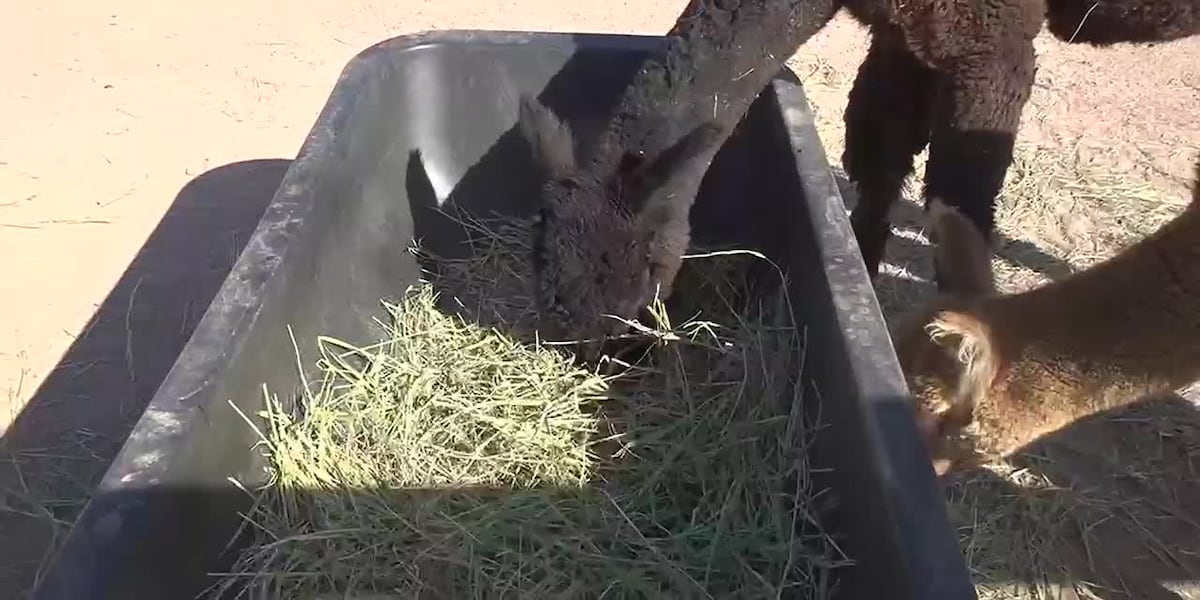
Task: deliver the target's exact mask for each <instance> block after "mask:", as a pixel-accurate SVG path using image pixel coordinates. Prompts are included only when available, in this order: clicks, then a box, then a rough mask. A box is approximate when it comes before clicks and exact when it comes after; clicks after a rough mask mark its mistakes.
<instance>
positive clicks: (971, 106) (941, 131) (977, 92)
mask: <svg viewBox="0 0 1200 600" xmlns="http://www.w3.org/2000/svg"><path fill="white" fill-rule="evenodd" d="M1006 39H1008V40H1010V41H1008V42H1007V43H1002V44H999V45H998V47H997V48H996V50H997V52H995V53H994V54H991V55H984V56H975V57H968V58H965V59H962V60H960V61H956V62H955V66H954V68H952V69H950V70H949V73H948V75H949V81H948V83H947V85H946V86H944V87H943V88H942V91H943V94H942V97H941V98H940V99H939V101H938V111H937V115H936V116H935V120H934V126H933V139H932V141H931V142H930V146H929V164H928V165H927V167H926V170H925V197H926V198H932V197H937V198H941V199H942V200H943V201H945V202H946V203H947V204H949V205H950V206H954V207H955V208H957V209H958V210H959V211H961V212H962V213H963V215H965V216H966V217H967V218H968V219H970V221H971V222H972V223H973V224H974V225H975V226H976V227H977V228H979V231H980V232H981V233H983V235H984V236H985V237H986V238H987V239H988V240H989V241H991V239H992V234H993V227H994V226H995V201H996V196H997V195H999V193H1000V188H1001V187H1002V186H1003V185H1004V176H1005V174H1006V173H1007V172H1008V167H1009V164H1010V163H1011V162H1012V156H1013V144H1014V142H1015V140H1016V134H1017V128H1018V127H1019V125H1020V121H1021V111H1022V110H1023V109H1024V107H1025V103H1026V102H1027V101H1028V100H1029V94H1030V90H1031V89H1032V87H1033V78H1034V71H1035V65H1034V51H1033V42H1032V40H1031V39H1028V38H1024V37H1023V36H1012V37H1011V38H1006ZM937 275H938V288H939V290H940V289H941V288H942V281H941V279H942V277H941V275H940V274H937Z"/></svg>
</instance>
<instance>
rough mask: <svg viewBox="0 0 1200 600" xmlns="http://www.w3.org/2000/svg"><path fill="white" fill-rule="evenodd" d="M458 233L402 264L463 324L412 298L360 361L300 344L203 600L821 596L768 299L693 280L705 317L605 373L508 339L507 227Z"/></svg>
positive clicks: (271, 407) (735, 272)
mask: <svg viewBox="0 0 1200 600" xmlns="http://www.w3.org/2000/svg"><path fill="white" fill-rule="evenodd" d="M467 225H468V226H469V227H471V228H472V230H473V231H474V232H475V233H476V234H479V235H478V236H477V237H478V239H477V240H476V242H477V244H478V247H477V248H476V254H475V258H473V259H470V260H465V261H444V260H441V261H439V260H437V259H434V258H433V257H430V256H427V255H424V256H422V258H423V259H424V260H425V261H426V262H427V264H431V266H434V267H436V270H437V274H436V277H433V280H434V281H435V282H437V287H439V288H441V290H442V297H441V299H442V300H443V301H442V302H440V304H441V305H443V308H444V305H445V304H447V303H446V302H445V300H446V296H445V295H446V294H447V293H449V290H453V292H454V296H453V297H452V299H453V302H452V304H454V305H457V306H458V307H459V308H460V309H462V315H457V316H449V315H447V314H446V313H445V312H443V310H439V296H438V294H437V293H435V291H434V286H433V285H430V284H422V285H420V286H417V287H415V288H413V289H411V290H409V292H408V293H407V294H406V295H405V296H404V297H403V299H402V300H401V301H400V302H399V303H397V304H385V308H386V312H387V317H388V318H387V320H386V321H385V322H382V323H381V325H385V326H386V328H387V330H388V335H386V336H385V339H384V340H383V341H382V342H380V343H379V344H376V345H374V346H371V347H368V348H354V347H352V346H350V345H349V344H346V343H344V342H340V341H337V340H332V339H328V338H323V339H321V340H320V343H319V349H320V360H319V361H318V366H319V367H320V372H321V377H320V381H319V383H318V384H317V385H315V386H311V387H310V389H309V390H308V391H307V392H306V393H304V394H303V395H302V397H301V398H300V401H299V404H300V408H301V409H302V410H301V411H291V410H287V408H286V407H285V406H284V404H283V403H281V402H280V401H278V400H277V399H275V398H273V397H268V403H267V409H266V410H265V412H264V413H263V414H262V415H261V416H262V417H263V419H264V420H265V422H266V423H267V427H266V429H265V431H263V435H262V438H263V439H262V445H263V447H264V448H265V449H266V454H267V456H268V459H269V464H270V467H271V471H272V474H273V477H274V480H273V481H272V483H271V485H269V486H268V487H267V488H265V489H264V490H262V491H261V493H260V495H259V497H258V502H257V503H256V505H255V508H254V510H253V511H252V512H251V514H249V515H248V517H247V520H248V522H249V523H252V526H251V527H250V531H251V535H252V536H253V538H254V539H253V541H252V543H251V544H250V545H249V546H248V547H247V549H246V550H244V551H243V552H242V553H241V555H240V558H239V560H238V561H237V564H236V565H235V567H234V569H233V570H232V572H231V573H229V574H226V575H225V577H224V578H223V579H222V581H221V583H220V584H219V586H217V588H216V589H215V592H216V593H218V594H220V593H232V594H233V595H236V596H238V597H246V598H313V597H316V596H318V595H321V594H328V593H330V592H333V593H336V594H350V596H348V597H352V596H353V594H362V593H386V594H392V595H394V597H429V598H482V597H530V598H544V597H562V598H598V597H608V598H621V597H643V598H662V597H672V598H735V597H736V598H767V597H771V598H775V597H779V596H780V595H784V594H786V595H787V596H788V597H806V598H821V597H825V596H826V594H827V593H828V591H829V590H828V589H827V588H828V585H829V584H828V573H829V571H830V570H831V569H833V568H835V567H837V566H840V565H842V564H845V563H846V561H845V560H844V559H843V558H842V557H841V555H840V554H839V553H838V552H837V550H836V548H835V546H834V545H833V544H832V542H830V541H829V540H828V539H827V538H826V537H825V536H824V535H823V534H822V533H821V531H820V529H819V528H818V526H817V524H816V522H815V520H814V518H813V515H812V514H811V513H810V511H809V506H810V505H811V502H812V495H813V490H811V486H810V482H809V479H808V471H807V464H806V461H805V451H806V448H807V445H808V443H809V440H810V437H811V432H810V431H809V427H807V426H806V422H805V418H804V415H803V414H802V410H803V402H804V400H805V398H804V389H803V386H801V385H799V384H798V381H797V378H798V377H797V376H798V373H799V372H800V367H801V364H800V362H801V357H802V353H803V347H802V336H801V335H800V333H799V332H798V331H797V330H796V328H795V326H794V325H793V324H792V322H791V319H790V316H789V315H790V311H789V310H788V309H787V306H786V298H785V296H784V294H775V295H773V296H772V297H770V299H769V300H767V301H762V302H755V301H749V300H747V299H746V298H748V297H749V295H748V294H745V293H744V291H745V290H744V283H743V281H741V279H740V276H741V275H742V274H743V273H744V272H745V268H744V267H745V263H746V262H747V260H749V259H748V258H747V257H745V256H738V257H729V256H718V257H713V258H708V259H705V261H704V262H703V264H702V265H701V266H697V267H696V268H695V269H693V275H696V279H697V280H698V287H699V288H703V291H704V292H706V293H707V294H706V297H707V298H710V299H711V301H706V302H705V304H706V306H705V307H704V310H702V311H701V314H699V315H697V316H696V317H694V318H692V319H689V320H688V321H687V322H685V323H683V324H682V325H680V326H678V327H675V328H672V327H670V326H669V325H670V324H669V319H668V318H667V317H666V313H665V310H664V308H663V306H662V305H661V303H656V306H655V307H654V308H655V309H656V310H655V314H656V315H657V318H658V323H656V324H655V325H656V327H653V328H650V329H648V330H646V332H645V333H644V334H643V335H645V336H646V337H647V338H648V339H649V340H650V341H651V342H652V347H651V348H650V349H649V350H648V351H647V353H646V355H645V357H644V358H643V359H642V360H640V361H637V363H636V364H633V365H624V366H623V367H621V368H620V369H618V372H617V373H616V374H615V375H601V374H600V373H599V372H598V371H595V370H590V369H587V368H584V367H581V366H578V365H576V364H574V363H572V362H571V360H570V358H569V357H568V356H567V355H565V354H564V353H562V352H561V351H559V350H557V349H553V348H550V347H547V346H545V345H541V344H536V343H525V342H521V341H518V339H517V337H519V336H520V335H521V333H520V332H521V331H523V330H522V328H523V327H526V328H527V327H528V326H529V325H530V324H531V322H530V320H529V319H530V317H531V316H532V313H530V312H529V311H528V306H529V304H528V301H527V299H524V298H521V297H520V295H519V290H521V289H523V285H521V283H522V281H523V280H524V279H525V278H526V277H527V276H528V272H527V271H526V270H525V269H526V267H525V266H524V265H523V263H524V261H522V260H519V259H518V260H514V257H519V258H523V255H522V250H521V248H520V243H522V242H521V241H522V240H524V239H526V238H527V236H526V235H525V233H527V231H526V230H525V229H524V228H525V227H527V226H526V225H525V224H523V223H520V222H513V221H503V222H490V223H484V222H479V221H468V222H467ZM693 266H695V265H693ZM481 272H484V273H488V274H494V275H495V276H494V277H491V278H487V277H481V276H480V275H479V273H481ZM463 316H467V317H469V318H463ZM475 319H479V320H481V321H483V322H485V323H488V324H491V325H496V326H508V327H509V328H508V329H507V330H509V331H514V330H515V331H517V333H514V334H513V336H516V337H510V335H508V334H506V333H502V332H501V331H500V330H498V329H493V328H489V327H484V326H480V325H478V324H475V323H474V320H475ZM524 331H526V332H527V331H528V330H527V329H525V330H524ZM299 412H302V413H303V417H300V416H298V415H299ZM326 597H329V596H326Z"/></svg>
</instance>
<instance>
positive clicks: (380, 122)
mask: <svg viewBox="0 0 1200 600" xmlns="http://www.w3.org/2000/svg"><path fill="white" fill-rule="evenodd" d="M661 48H662V38H657V37H626V36H606V35H569V34H541V33H538V34H532V33H493V32H478V33H476V32H445V33H433V34H424V35H415V36H408V37H401V38H396V39H393V40H390V41H387V42H384V43H382V44H379V45H377V46H375V47H372V48H370V49H368V50H366V51H365V52H363V53H362V54H360V55H359V56H358V57H357V58H355V59H354V60H353V61H351V63H350V64H349V65H348V66H347V67H346V69H345V71H344V72H343V74H342V76H341V78H340V80H339V81H338V83H337V86H336V87H335V88H334V90H333V92H332V94H331V96H330V98H329V101H328V103H327V105H326V106H325V109H324V110H323V111H322V113H321V115H320V117H319V119H318V120H317V122H316V125H315V126H314V127H313V129H312V132H311V134H310V135H309V137H308V139H307V140H306V141H305V143H304V145H303V147H302V148H301V150H300V153H299V156H298V157H297V158H296V160H295V162H294V163H293V164H292V166H291V168H290V170H289V171H288V172H287V175H286V176H285V177H284V179H283V182H282V184H281V185H280V188H279V190H278V192H277V193H276V194H275V198H274V200H273V202H272V204H271V205H270V207H269V208H268V209H267V211H266V214H265V216H264V217H263V219H262V222H261V223H260V224H259V226H258V229H257V230H256V232H255V233H254V236H253V237H252V239H251V240H250V242H249V244H248V245H247V247H246V249H245V251H244V252H243V253H242V255H241V258H240V259H239V261H238V262H237V264H236V266H235V267H234V269H233V271H232V273H231V274H230V275H229V278H228V279H227V280H226V282H225V284H224V286H223V287H222V288H221V291H220V293H219V294H218V295H217V297H216V299H215V300H214V301H213V303H212V305H211V306H210V307H209V308H208V312H207V313H206V315H205V316H204V319H203V320H202V321H201V323H200V324H199V326H198V327H197V328H196V330H195V333H194V334H193V336H192V338H191V340H190V341H189V343H188V344H187V346H186V347H185V348H184V350H183V353H182V354H181V355H180V356H179V358H178V360H177V362H176V363H175V365H174V367H173V368H172V370H171V371H170V373H169V375H168V376H167V378H166V380H165V382H164V383H163V384H162V387H161V388H160V389H159V390H158V392H157V394H156V395H155V396H154V399H153V400H152V402H151V403H150V405H149V408H147V409H146V412H145V414H144V415H143V416H142V417H141V420H140V422H139V423H138V424H137V426H136V428H135V429H134V431H133V433H132V434H131V435H130V437H129V439H128V441H127V442H126V444H125V446H124V448H123V450H122V451H121V453H120V454H119V456H118V457H117V458H116V460H115V461H114V462H113V464H112V466H111V468H110V469H109V470H108V472H107V474H106V475H105V477H104V479H103V481H102V482H101V484H100V485H99V487H98V488H97V489H96V493H95V495H94V497H93V498H92V499H91V502H90V503H89V505H88V506H87V508H86V510H85V511H84V512H83V514H82V516H81V517H80V519H79V521H78V523H77V524H76V526H75V528H74V530H73V531H72V533H71V535H70V538H69V540H68V542H67V544H66V546H65V548H64V549H63V550H62V552H61V554H60V555H59V556H58V558H57V561H56V562H55V564H54V566H53V567H52V569H51V570H50V571H49V572H48V573H47V574H46V576H45V577H44V579H43V580H42V583H41V585H40V587H39V588H38V590H37V592H36V593H35V596H36V597H37V598H43V599H50V598H55V599H64V600H66V599H70V600H79V599H86V598H109V599H117V600H138V599H149V600H164V599H169V598H192V597H195V596H196V595H197V594H198V593H200V592H201V591H202V590H204V589H205V588H206V587H208V586H209V585H210V584H211V579H210V577H211V576H210V574H211V573H213V572H219V571H222V570H223V569H227V568H228V566H229V563H230V562H231V560H232V558H233V557H234V554H235V552H233V551H232V550H234V549H231V548H230V547H229V544H230V540H231V539H232V538H233V534H234V533H235V531H236V530H237V529H238V528H239V526H240V525H241V524H242V523H243V519H242V518H241V517H240V516H239V515H240V513H241V512H244V511H245V510H246V509H247V508H248V504H249V498H248V496H247V494H246V493H245V492H244V491H241V490H239V489H237V488H236V487H235V486H234V485H232V484H231V483H230V480H231V478H232V479H236V480H238V481H242V482H251V483H253V482H254V481H261V479H262V463H261V459H259V458H257V456H258V455H257V454H256V451H255V450H253V449H252V447H253V446H254V444H255V442H256V439H257V438H256V435H255V433H254V431H252V430H251V428H250V427H248V426H247V424H246V422H245V421H244V420H243V419H242V418H241V417H240V416H239V415H238V414H237V411H235V410H233V409H232V407H231V406H230V401H231V400H232V401H234V402H237V403H238V404H240V405H241V410H242V412H244V413H245V414H253V413H254V412H255V411H257V410H259V408H260V406H259V405H258V404H257V403H258V402H261V398H262V393H261V390H262V389H263V386H264V384H265V385H266V386H268V387H270V388H272V389H277V390H278V389H294V387H295V384H296V372H295V364H296V363H295V352H294V349H293V347H292V342H291V340H292V339H293V337H294V339H295V340H296V341H297V342H298V343H299V344H300V350H301V352H304V353H305V354H306V355H312V344H313V343H315V340H316V338H317V336H318V335H335V336H338V337H340V338H342V339H348V340H363V338H365V337H366V336H368V335H369V331H370V327H369V322H370V319H371V317H372V316H375V315H377V314H378V308H379V300H380V299H381V298H388V297H395V296H396V295H397V294H399V293H401V292H402V291H403V290H404V289H405V288H406V287H407V286H408V285H410V284H412V283H414V282H416V280H417V278H418V277H419V268H418V265H417V263H416V260H415V259H414V258H413V256H412V255H411V254H410V253H409V252H407V248H408V245H409V243H410V241H411V240H412V239H413V238H414V236H417V237H419V238H421V239H423V240H427V241H433V242H435V243H437V244H441V243H444V242H447V241H452V240H449V239H448V237H449V236H453V235H461V233H460V232H459V233H456V231H457V230H452V229H450V228H447V227H446V226H445V223H444V222H441V221H438V220H436V219H432V218H429V215H430V214H431V213H430V210H429V209H430V205H432V204H436V203H441V202H444V201H448V202H454V203H457V204H459V205H463V206H466V207H469V208H470V209H485V210H486V209H494V210H502V211H507V212H511V213H517V214H520V213H527V212H529V211H530V210H531V209H532V208H533V207H532V206H531V203H532V202H533V201H535V199H536V198H537V193H536V192H537V189H538V186H539V181H538V176H537V171H536V170H535V169H534V166H533V164H532V162H531V158H530V155H529V151H528V148H527V146H526V145H525V142H524V141H523V140H522V139H521V138H520V136H519V135H518V134H517V132H515V131H514V129H513V125H514V122H515V119H516V115H517V106H518V99H519V96H520V94H522V93H525V92H529V93H533V94H536V95H538V97H539V98H540V99H541V101H542V102H543V103H544V104H546V105H547V106H549V107H551V108H553V109H554V110H555V111H556V112H558V113H559V114H560V115H562V116H563V117H564V118H566V119H567V120H569V121H570V122H571V123H572V125H573V126H574V127H575V129H576V130H577V133H578V134H579V135H580V136H581V137H584V139H587V137H588V136H589V135H594V134H595V132H596V129H597V126H598V125H599V124H601V123H602V122H603V120H604V119H605V117H606V113H607V110H608V109H609V108H610V107H611V106H612V105H613V104H614V103H615V102H616V100H617V98H618V95H619V94H620V92H621V90H622V89H623V87H624V86H625V84H626V83H627V82H628V81H629V80H630V79H631V77H632V75H633V73H634V72H635V71H636V70H637V68H638V67H639V63H640V62H641V61H642V60H644V59H645V58H646V57H647V56H648V55H651V54H652V53H654V52H657V51H659V50H660V49H661ZM414 151H419V153H420V161H419V162H421V163H423V164H422V165H420V166H421V169H420V170H421V171H422V173H421V177H416V176H415V171H416V170H417V169H415V168H414V164H413V162H414V157H415V156H416V155H415V153H414ZM418 179H419V180H420V181H419V182H418V181H417V180H418ZM447 198H448V200H447ZM692 219H693V225H694V228H695V230H696V236H695V237H696V238H697V239H698V240H717V241H722V240H723V241H730V240H734V239H736V238H738V236H741V237H742V238H744V239H745V240H746V241H747V242H748V243H755V244H757V245H758V246H759V247H762V248H765V249H766V250H767V251H768V252H770V253H771V254H773V255H774V256H773V257H772V258H774V260H775V261H776V262H777V263H779V264H781V265H784V266H785V268H786V269H787V270H788V272H789V273H790V281H791V286H792V288H791V289H790V296H791V298H792V299H793V303H794V306H795V312H796V314H795V318H796V321H797V323H799V324H802V325H803V326H804V327H806V329H807V334H806V335H807V350H806V355H807V357H806V365H805V369H804V373H805V375H804V376H805V377H806V378H809V379H810V380H811V383H812V384H813V385H814V386H815V387H816V388H817V389H819V390H820V391H821V398H822V401H821V406H820V411H821V420H822V423H823V425H824V428H823V429H822V430H821V432H820V433H819V434H818V437H817V439H816V441H815V443H814V447H813V448H812V450H811V453H810V461H811V463H812V467H813V469H814V471H815V472H817V473H818V474H816V475H814V477H815V478H817V480H816V482H815V483H816V485H817V486H819V487H822V488H825V489H828V490H829V495H830V497H832V498H834V499H835V501H834V503H833V507H832V508H831V509H830V510H829V512H828V514H825V515H824V516H823V517H822V519H823V525H824V527H825V528H826V529H827V530H828V531H830V532H831V533H832V534H834V535H835V536H836V539H837V540H838V543H839V545H840V547H841V548H842V549H843V550H844V551H845V553H846V554H847V555H848V556H849V557H850V558H851V559H852V560H853V561H854V562H855V565H854V566H852V567H847V568H844V569H842V570H841V571H839V573H840V575H839V577H838V588H837V589H838V592H837V597H839V598H870V599H877V598H889V599H910V598H911V599H928V600H933V599H957V598H974V597H975V594H974V590H973V589H972V586H971V583H970V579H969V577H968V574H967V570H966V568H965V565H964V561H963V559H962V556H961V555H960V553H959V550H958V547H957V544H956V542H955V540H954V537H953V535H952V531H951V528H950V526H949V523H948V521H947V518H946V511H945V508H944V503H943V499H942V496H941V494H940V493H939V491H938V488H937V483H936V481H935V478H934V475H933V472H932V469H931V468H930V466H929V464H928V459H927V456H926V454H925V452H924V450H923V448H922V447H921V444H920V441H919V439H918V438H917V434H916V428H915V425H914V422H913V418H912V414H911V411H910V408H909V407H908V405H907V402H908V400H907V398H906V389H905V385H904V382H903V379H902V377H901V374H900V370H899V367H898V364H897V361H896V358H895V354H894V351H893V350H892V345H891V342H890V340H889V338H888V333H887V330H886V328H885V325H884V322H883V319H882V316H881V314H880V311H879V308H878V305H877V302H876V299H875V296H874V293H873V291H872V288H871V284H870V283H869V281H868V279H867V276H866V271H865V269H864V267H863V263H862V259H861V258H860V256H859V252H858V249H857V248H856V246H855V243H854V238H853V235H852V233H851V230H850V226H849V223H848V221H847V219H846V215H845V211H844V208H843V205H842V199H841V197H840V196H839V194H838V191H837V188H836V186H835V183H834V180H833V177H832V174H831V173H830V171H829V166H828V164H827V162H826V157H825V154H824V152H823V150H822V148H821V143H820V140H819V139H818V138H817V134H816V131H815V129H814V127H813V122H812V117H811V114H810V112H809V109H808V105H807V100H806V98H805V95H804V91H803V90H802V88H801V86H800V84H799V82H798V81H797V80H796V78H795V77H794V76H793V75H792V74H791V73H790V72H787V71H784V72H781V73H780V75H779V76H778V77H777V78H776V79H775V80H774V81H773V82H772V84H771V85H770V86H769V87H768V88H767V89H766V90H764V92H763V93H762V94H761V96H760V97H759V98H758V100H757V101H756V103H755V104H754V106H753V108H752V109H751V110H750V112H749V113H748V114H747V116H746V117H745V119H744V120H743V122H742V124H741V126H739V128H738V130H737V132H736V133H735V134H734V136H733V137H731V138H730V139H729V141H728V142H727V143H726V145H725V146H724V148H723V149H722V150H721V152H720V153H719V154H718V156H717V158H716V159H715V161H714V162H713V164H712V167H711V169H710V170H709V172H708V175H707V176H706V178H705V180H704V183H703V185H702V188H701V192H700V196H699V198H698V200H697V204H696V207H695V209H694V211H693V215H692ZM713 224H720V227H714V226H713ZM289 327H290V328H291V330H292V334H294V336H293V335H291V334H289V331H288V328H289ZM8 542H9V543H13V542H14V541H13V540H9V541H8ZM18 543H19V542H18Z"/></svg>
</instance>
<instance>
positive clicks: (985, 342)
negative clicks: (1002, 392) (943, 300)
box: [925, 311, 1000, 432]
mask: <svg viewBox="0 0 1200 600" xmlns="http://www.w3.org/2000/svg"><path fill="white" fill-rule="evenodd" d="M925 332H926V333H928V334H929V339H930V340H932V341H933V342H934V343H935V344H937V345H939V346H942V347H945V348H948V349H950V351H951V352H952V353H953V355H954V357H955V359H956V360H957V361H958V363H959V364H960V365H961V366H962V371H961V372H960V373H959V378H958V387H957V389H956V390H955V394H954V399H953V402H952V403H951V405H950V407H949V408H948V409H946V411H945V412H943V413H942V414H941V415H939V422H940V423H939V425H940V427H939V428H940V429H941V430H942V431H943V432H944V431H947V430H948V429H950V428H956V429H960V428H963V427H966V426H967V425H969V424H970V423H971V421H973V420H974V418H975V407H976V406H978V405H979V403H980V402H983V401H984V400H985V399H986V398H987V394H988V390H989V389H990V388H991V387H992V384H993V383H994V382H995V380H996V375H997V374H998V373H999V371H1000V364H999V357H998V356H996V352H995V348H994V347H993V346H992V341H991V336H990V335H989V331H988V327H987V325H986V324H984V323H983V322H982V321H980V320H979V319H977V318H975V317H973V316H971V315H969V314H967V313H963V312H958V311H942V312H939V313H938V314H937V315H936V316H935V317H934V319H933V320H932V321H930V323H929V324H928V325H926V326H925Z"/></svg>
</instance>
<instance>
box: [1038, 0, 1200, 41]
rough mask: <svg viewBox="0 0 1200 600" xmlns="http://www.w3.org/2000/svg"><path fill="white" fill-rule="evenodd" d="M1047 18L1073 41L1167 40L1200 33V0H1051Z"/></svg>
mask: <svg viewBox="0 0 1200 600" xmlns="http://www.w3.org/2000/svg"><path fill="white" fill-rule="evenodd" d="M1046 22H1047V28H1048V29H1049V30H1050V33H1051V34H1053V35H1054V37H1056V38H1058V39H1060V40H1063V41H1066V42H1071V43H1086V44H1094V45H1097V46H1107V45H1110V44H1119V43H1123V42H1165V41H1169V40H1177V39H1180V38H1185V37H1188V36H1193V35H1196V34H1198V33H1200V0H1047V6H1046Z"/></svg>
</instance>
